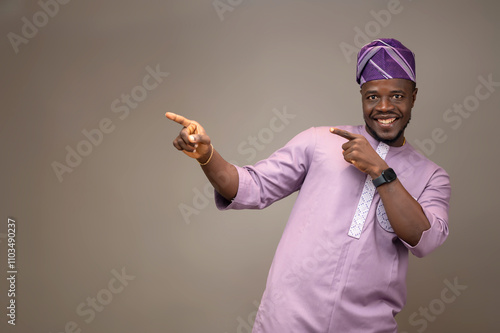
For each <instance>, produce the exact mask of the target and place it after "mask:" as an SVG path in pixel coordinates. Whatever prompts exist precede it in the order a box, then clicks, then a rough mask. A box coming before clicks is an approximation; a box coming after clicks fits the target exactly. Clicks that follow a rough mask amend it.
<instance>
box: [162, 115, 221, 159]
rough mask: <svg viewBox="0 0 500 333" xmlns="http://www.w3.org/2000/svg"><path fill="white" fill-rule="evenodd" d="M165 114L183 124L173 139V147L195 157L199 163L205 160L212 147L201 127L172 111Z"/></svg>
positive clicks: (208, 156)
mask: <svg viewBox="0 0 500 333" xmlns="http://www.w3.org/2000/svg"><path fill="white" fill-rule="evenodd" d="M165 116H166V117H167V118H168V119H170V120H173V121H175V122H176V123H179V124H181V125H182V126H184V128H183V129H182V130H181V132H180V133H179V135H178V136H177V137H176V138H175V139H174V142H173V144H174V147H175V148H177V149H178V150H182V151H183V152H184V153H185V154H186V155H187V156H189V157H192V158H195V159H197V160H198V162H200V163H204V162H205V161H207V160H208V159H209V158H210V154H211V152H212V151H211V150H212V149H213V148H212V147H211V145H210V137H209V136H208V135H207V134H206V133H205V130H204V129H203V127H202V126H201V125H200V124H199V123H198V122H196V121H194V120H189V119H186V118H184V117H183V116H181V115H178V114H175V113H172V112H167V113H166V114H165Z"/></svg>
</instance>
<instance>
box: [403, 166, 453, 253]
mask: <svg viewBox="0 0 500 333" xmlns="http://www.w3.org/2000/svg"><path fill="white" fill-rule="evenodd" d="M450 196H451V186H450V178H449V176H448V174H447V173H446V171H444V170H443V169H442V168H438V169H437V170H436V171H435V172H434V174H433V175H432V176H431V178H430V180H429V182H428V183H427V185H426V187H425V189H424V191H423V193H422V195H421V196H420V197H419V198H418V203H419V204H420V206H421V207H422V210H423V211H424V214H425V216H426V217H427V219H428V220H429V223H430V225H431V227H430V228H429V229H427V230H425V231H424V232H423V233H422V237H421V238H420V240H419V242H418V243H417V244H416V245H415V246H411V245H410V244H408V243H406V242H405V241H403V240H401V241H402V242H403V244H404V245H405V246H406V247H407V248H408V249H409V250H410V251H411V253H413V254H414V255H415V256H417V257H419V258H422V257H424V256H426V255H428V254H429V253H431V252H432V251H434V250H435V249H436V248H437V247H439V246H440V245H441V244H443V243H444V241H445V240H446V238H447V237H448V233H449V231H448V211H449V204H450Z"/></svg>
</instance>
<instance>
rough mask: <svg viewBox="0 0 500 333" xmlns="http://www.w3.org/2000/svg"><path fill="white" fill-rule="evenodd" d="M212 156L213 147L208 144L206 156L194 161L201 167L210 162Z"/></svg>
mask: <svg viewBox="0 0 500 333" xmlns="http://www.w3.org/2000/svg"><path fill="white" fill-rule="evenodd" d="M213 155H214V146H213V145H212V144H210V148H209V151H208V152H207V154H205V155H203V156H201V157H199V158H197V159H196V160H197V161H198V163H200V165H201V166H204V165H207V164H208V163H209V162H210V161H211V160H212V157H213Z"/></svg>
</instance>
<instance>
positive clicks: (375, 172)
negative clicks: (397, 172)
mask: <svg viewBox="0 0 500 333" xmlns="http://www.w3.org/2000/svg"><path fill="white" fill-rule="evenodd" d="M388 168H389V165H387V163H384V164H383V165H382V164H381V165H376V166H374V167H373V168H372V169H371V170H370V172H369V173H368V174H369V175H370V177H372V179H375V178H378V177H380V175H382V171H384V170H386V169H388Z"/></svg>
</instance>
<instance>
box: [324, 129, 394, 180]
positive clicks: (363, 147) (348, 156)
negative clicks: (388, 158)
mask: <svg viewBox="0 0 500 333" xmlns="http://www.w3.org/2000/svg"><path fill="white" fill-rule="evenodd" d="M330 132H331V133H333V134H336V135H338V136H341V137H343V138H345V139H347V140H349V141H347V142H346V143H344V144H343V145H342V149H343V151H342V154H343V155H344V159H345V160H346V161H347V162H348V163H351V164H352V165H354V166H355V167H356V168H358V169H359V170H360V171H362V172H364V173H366V174H369V175H370V176H371V177H372V178H373V179H375V178H377V177H378V176H380V175H381V174H382V171H383V170H385V169H387V168H388V167H389V166H388V165H387V163H385V161H384V160H383V159H382V158H381V157H380V156H379V155H378V154H377V152H376V151H375V150H374V149H373V147H372V146H371V145H370V143H369V142H368V140H367V139H366V138H365V137H364V136H363V135H361V134H354V133H351V132H349V131H345V130H341V129H338V128H334V127H332V128H330Z"/></svg>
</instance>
